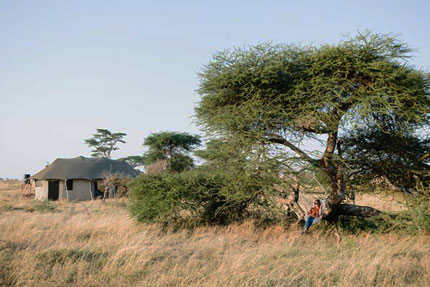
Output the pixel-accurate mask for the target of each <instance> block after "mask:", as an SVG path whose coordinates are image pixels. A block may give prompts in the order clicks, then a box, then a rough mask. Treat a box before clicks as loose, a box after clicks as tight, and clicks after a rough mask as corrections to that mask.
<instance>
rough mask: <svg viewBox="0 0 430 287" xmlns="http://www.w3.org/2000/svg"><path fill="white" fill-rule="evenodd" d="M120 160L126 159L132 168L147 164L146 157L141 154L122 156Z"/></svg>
mask: <svg viewBox="0 0 430 287" xmlns="http://www.w3.org/2000/svg"><path fill="white" fill-rule="evenodd" d="M120 160H123V161H125V162H126V163H128V164H129V165H130V166H131V167H132V168H137V167H141V166H144V165H145V160H144V157H143V156H141V155H131V156H127V157H123V158H120Z"/></svg>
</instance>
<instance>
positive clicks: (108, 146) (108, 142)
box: [85, 129, 127, 158]
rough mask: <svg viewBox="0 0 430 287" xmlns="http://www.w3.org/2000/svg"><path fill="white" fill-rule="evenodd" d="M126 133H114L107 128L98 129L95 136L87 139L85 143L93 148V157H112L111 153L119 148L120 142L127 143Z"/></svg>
mask: <svg viewBox="0 0 430 287" xmlns="http://www.w3.org/2000/svg"><path fill="white" fill-rule="evenodd" d="M126 135H127V134H126V133H113V132H111V131H109V130H107V129H97V130H96V133H95V134H93V137H92V138H90V139H86V140H85V143H86V144H87V145H88V146H89V147H90V148H92V150H91V152H92V154H91V155H92V156H93V157H105V158H111V153H112V152H113V151H115V150H118V149H119V148H118V147H117V145H118V143H125V141H124V140H123V138H124V137H125V136H126Z"/></svg>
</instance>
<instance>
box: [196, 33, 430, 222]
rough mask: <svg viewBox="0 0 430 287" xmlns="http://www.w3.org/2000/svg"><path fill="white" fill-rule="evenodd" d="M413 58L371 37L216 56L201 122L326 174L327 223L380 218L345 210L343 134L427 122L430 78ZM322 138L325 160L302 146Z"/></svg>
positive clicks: (402, 47) (203, 89)
mask: <svg viewBox="0 0 430 287" xmlns="http://www.w3.org/2000/svg"><path fill="white" fill-rule="evenodd" d="M410 52H411V49H409V47H408V46H407V45H406V44H404V43H401V42H400V41H399V40H398V39H397V38H395V37H392V36H390V35H379V34H374V33H370V32H369V33H365V34H358V35H357V36H356V37H354V38H350V39H347V40H345V41H342V42H340V43H339V44H336V45H322V46H319V47H298V46H294V45H282V44H281V45H273V44H270V43H269V44H259V45H256V46H252V47H249V48H246V49H233V50H226V51H222V52H218V53H216V54H215V55H214V58H213V60H212V61H210V62H209V64H207V65H206V66H205V67H204V69H203V71H202V72H201V73H200V74H199V76H200V87H199V93H200V95H201V101H200V102H199V104H198V106H197V107H196V116H197V119H198V123H199V124H200V125H201V126H203V127H204V128H205V129H206V131H207V132H208V134H212V135H216V136H233V137H237V138H241V139H243V140H247V141H250V142H252V143H254V144H255V146H261V145H264V146H265V147H266V148H265V149H263V150H266V151H267V150H270V148H276V149H278V153H279V150H283V151H285V152H286V153H291V154H292V157H294V158H295V159H299V160H300V161H301V162H303V163H308V164H311V165H314V166H316V167H317V168H318V169H319V170H321V171H323V172H324V174H325V175H326V177H327V180H328V182H329V187H330V193H329V195H328V197H327V199H326V207H327V208H326V209H325V218H326V219H335V218H336V217H337V216H338V215H340V214H346V215H363V216H366V215H375V214H377V213H378V211H377V210H375V209H373V208H370V207H361V206H357V205H348V204H343V201H344V199H345V182H344V174H345V173H344V170H345V165H344V163H343V160H342V142H341V141H339V136H340V135H342V134H343V133H345V132H348V131H351V130H354V129H356V128H359V127H365V126H367V125H369V124H372V125H376V126H377V123H378V120H379V118H380V117H385V118H387V119H388V120H390V119H392V120H393V121H394V120H395V121H396V122H398V123H407V126H409V127H410V126H420V125H422V124H425V123H426V122H427V119H428V114H429V103H430V99H429V95H430V91H429V86H430V84H429V83H430V81H429V76H428V74H426V73H424V72H423V71H421V70H418V69H416V68H414V67H413V66H412V65H410V64H409V62H408V60H409V58H410ZM321 139H323V140H324V142H323V151H322V152H321V153H320V156H315V153H310V152H307V151H305V150H304V149H302V148H301V146H302V144H303V142H304V141H305V140H306V141H309V140H318V141H320V140H321ZM289 158H291V156H290V157H289ZM280 164H284V165H285V166H288V163H287V162H283V163H282V162H281V163H280ZM290 170H291V169H290Z"/></svg>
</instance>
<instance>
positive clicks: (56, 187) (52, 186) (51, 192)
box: [48, 180, 60, 200]
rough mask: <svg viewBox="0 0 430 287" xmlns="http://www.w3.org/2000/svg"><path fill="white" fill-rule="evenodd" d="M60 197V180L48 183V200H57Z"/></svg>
mask: <svg viewBox="0 0 430 287" xmlns="http://www.w3.org/2000/svg"><path fill="white" fill-rule="evenodd" d="M59 195H60V182H59V181H58V180H50V181H49V182H48V199H50V200H57V199H58V197H59Z"/></svg>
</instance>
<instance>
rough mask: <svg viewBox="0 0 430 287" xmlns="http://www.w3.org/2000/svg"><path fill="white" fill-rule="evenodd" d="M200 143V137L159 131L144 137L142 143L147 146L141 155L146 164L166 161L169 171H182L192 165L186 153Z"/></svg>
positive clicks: (191, 160)
mask: <svg viewBox="0 0 430 287" xmlns="http://www.w3.org/2000/svg"><path fill="white" fill-rule="evenodd" d="M200 144H201V140H200V137H199V136H197V135H191V134H188V133H184V132H183V133H181V132H160V133H154V134H151V135H149V136H148V137H146V138H145V140H144V142H143V145H144V146H146V147H148V151H146V152H145V153H144V155H143V160H144V163H145V165H146V166H148V165H151V164H154V163H156V162H160V161H163V162H165V163H166V166H165V168H166V169H168V170H170V171H182V170H185V169H188V168H191V167H193V166H194V163H193V159H192V158H191V157H190V156H189V155H188V153H189V152H191V151H193V150H194V149H195V148H196V147H198V146H199V145H200Z"/></svg>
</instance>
